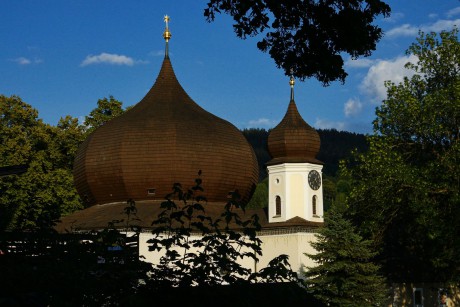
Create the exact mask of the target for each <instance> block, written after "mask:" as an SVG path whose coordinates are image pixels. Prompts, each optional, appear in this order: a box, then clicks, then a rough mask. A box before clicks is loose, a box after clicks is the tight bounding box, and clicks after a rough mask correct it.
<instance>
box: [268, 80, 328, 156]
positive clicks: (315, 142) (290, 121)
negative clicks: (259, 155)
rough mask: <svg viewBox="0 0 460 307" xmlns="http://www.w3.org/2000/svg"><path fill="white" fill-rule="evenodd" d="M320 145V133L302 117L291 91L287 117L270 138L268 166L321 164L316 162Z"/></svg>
mask: <svg viewBox="0 0 460 307" xmlns="http://www.w3.org/2000/svg"><path fill="white" fill-rule="evenodd" d="M291 82H292V81H291ZM291 86H293V83H292V84H291ZM320 144H321V142H320V138H319V134H318V132H317V131H316V130H315V129H313V128H312V127H310V125H308V124H307V123H306V122H305V121H304V120H303V118H302V116H300V114H299V111H298V110H297V106H296V104H295V102H294V97H293V92H292V90H291V101H290V102H289V106H288V109H287V112H286V115H284V118H283V120H282V121H281V122H280V123H279V124H278V125H277V126H276V127H275V128H273V130H272V131H271V132H270V134H269V136H268V150H269V152H270V155H271V157H272V160H271V161H269V162H268V164H277V163H285V162H292V163H301V162H309V163H321V162H320V161H318V160H316V155H317V154H318V152H319V147H320Z"/></svg>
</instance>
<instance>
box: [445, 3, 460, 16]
mask: <svg viewBox="0 0 460 307" xmlns="http://www.w3.org/2000/svg"><path fill="white" fill-rule="evenodd" d="M458 14H460V6H457V7H456V8H454V9H451V10H449V11H448V12H447V16H448V17H449V18H450V17H452V16H455V15H458Z"/></svg>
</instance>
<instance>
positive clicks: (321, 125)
mask: <svg viewBox="0 0 460 307" xmlns="http://www.w3.org/2000/svg"><path fill="white" fill-rule="evenodd" d="M314 126H315V128H316V129H336V130H339V131H341V130H345V123H344V122H334V121H330V120H327V119H320V118H317V119H316V122H315V124H314Z"/></svg>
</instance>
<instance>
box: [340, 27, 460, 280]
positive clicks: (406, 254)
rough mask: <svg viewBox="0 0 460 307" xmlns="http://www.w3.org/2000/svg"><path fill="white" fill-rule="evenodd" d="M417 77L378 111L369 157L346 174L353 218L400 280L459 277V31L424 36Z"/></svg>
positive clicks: (417, 46)
mask: <svg viewBox="0 0 460 307" xmlns="http://www.w3.org/2000/svg"><path fill="white" fill-rule="evenodd" d="M408 54H413V55H415V56H416V57H417V58H418V61H417V62H416V63H408V64H406V67H407V68H409V69H412V70H413V72H414V73H415V74H414V75H413V76H412V77H411V78H405V79H404V81H403V82H401V83H399V84H394V83H392V82H386V87H387V91H388V94H387V98H386V100H384V101H383V104H382V105H381V106H380V107H379V108H377V111H376V115H377V118H376V120H375V121H374V130H375V135H374V136H373V137H370V149H369V151H368V152H367V153H364V154H356V155H355V157H354V159H352V160H351V161H350V164H349V168H348V170H347V169H344V174H346V176H347V177H348V179H349V180H351V181H350V183H351V187H352V189H351V192H350V195H349V199H348V206H349V208H350V214H351V216H352V218H353V220H354V222H355V223H356V224H357V225H358V226H359V229H360V230H362V233H363V235H365V236H366V237H368V238H372V239H373V240H374V241H375V243H376V244H377V246H378V247H379V248H380V250H381V253H380V259H381V263H382V264H383V266H384V268H385V269H386V272H387V274H388V276H389V278H391V279H392V280H394V281H408V280H411V281H414V280H424V281H426V280H430V281H455V280H458V269H459V268H460V260H459V258H458V257H457V252H458V250H460V238H459V237H458V229H459V226H460V224H459V223H460V222H459V221H460V100H459V98H460V74H459V72H460V71H459V67H460V44H459V42H458V30H457V29H454V30H452V31H450V32H448V31H443V32H441V33H439V34H436V33H429V34H424V33H422V32H421V33H420V35H419V37H418V38H417V41H416V43H414V44H413V45H412V46H411V47H410V48H409V50H408Z"/></svg>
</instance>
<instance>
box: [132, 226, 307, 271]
mask: <svg viewBox="0 0 460 307" xmlns="http://www.w3.org/2000/svg"><path fill="white" fill-rule="evenodd" d="M151 238H153V235H152V234H151V233H149V232H144V233H141V234H140V236H139V256H140V257H141V259H143V260H144V261H147V262H150V263H159V259H160V257H161V256H162V255H164V253H165V251H160V252H151V251H149V249H148V246H149V243H147V241H148V240H149V239H151ZM258 238H259V239H260V240H261V241H262V245H261V248H262V256H261V257H260V258H259V261H258V262H256V261H254V260H253V259H252V258H244V259H242V260H239V263H240V264H241V265H242V266H244V267H246V268H249V269H251V270H252V271H253V272H258V271H259V270H261V269H263V268H265V267H266V266H267V265H268V263H269V262H270V261H271V260H272V259H274V258H275V257H278V256H280V255H282V254H285V255H288V256H289V264H290V265H291V268H292V270H293V271H294V272H296V273H298V274H299V277H301V272H302V271H303V270H304V268H305V267H312V266H314V265H315V264H314V262H313V261H312V260H311V259H310V258H308V257H307V256H306V255H305V253H308V254H314V253H316V251H315V249H314V248H313V247H312V246H311V242H313V241H316V237H315V233H314V232H308V231H298V232H288V233H279V234H275V233H273V234H269V233H267V234H262V235H259V236H258ZM194 239H199V237H198V236H191V237H190V240H194ZM187 252H198V250H188V251H187ZM142 257H143V258H142Z"/></svg>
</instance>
